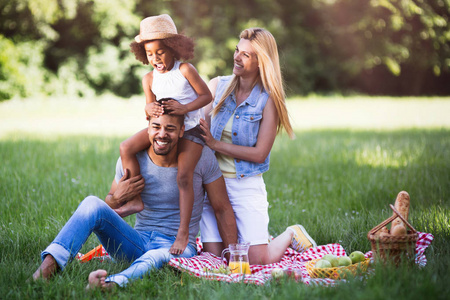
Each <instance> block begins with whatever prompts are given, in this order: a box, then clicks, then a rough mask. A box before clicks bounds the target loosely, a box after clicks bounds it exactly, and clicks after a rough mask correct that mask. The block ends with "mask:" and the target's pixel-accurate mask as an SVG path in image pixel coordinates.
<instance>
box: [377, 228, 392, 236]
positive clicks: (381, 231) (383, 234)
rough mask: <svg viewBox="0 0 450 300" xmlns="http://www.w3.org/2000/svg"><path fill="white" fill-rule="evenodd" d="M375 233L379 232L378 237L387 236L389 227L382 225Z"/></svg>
mask: <svg viewBox="0 0 450 300" xmlns="http://www.w3.org/2000/svg"><path fill="white" fill-rule="evenodd" d="M377 233H379V234H380V237H384V236H389V235H390V234H389V229H388V228H387V227H386V226H384V227H383V228H381V229H380V231H378V232H377Z"/></svg>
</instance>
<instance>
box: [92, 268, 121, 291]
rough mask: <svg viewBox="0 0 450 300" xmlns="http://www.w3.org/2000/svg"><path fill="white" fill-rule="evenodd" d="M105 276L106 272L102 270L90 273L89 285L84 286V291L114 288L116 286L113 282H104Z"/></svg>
mask: <svg viewBox="0 0 450 300" xmlns="http://www.w3.org/2000/svg"><path fill="white" fill-rule="evenodd" d="M107 276H108V272H107V271H105V270H102V269H98V270H97V271H94V272H91V274H89V278H88V281H89V284H88V285H87V286H86V290H93V289H96V288H101V289H105V290H107V289H112V288H114V287H115V286H116V283H115V282H105V280H106V277H107Z"/></svg>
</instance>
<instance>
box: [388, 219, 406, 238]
mask: <svg viewBox="0 0 450 300" xmlns="http://www.w3.org/2000/svg"><path fill="white" fill-rule="evenodd" d="M391 234H392V235H393V236H400V235H406V226H405V224H403V222H402V223H401V224H397V225H395V226H392V227H391Z"/></svg>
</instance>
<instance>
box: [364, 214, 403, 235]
mask: <svg viewBox="0 0 450 300" xmlns="http://www.w3.org/2000/svg"><path fill="white" fill-rule="evenodd" d="M396 218H397V216H395V215H394V216H392V217H390V218H388V219H386V220H384V221H383V222H381V223H380V224H378V225H377V226H375V227H374V228H372V230H370V231H369V234H375V233H376V232H377V231H378V230H380V229H381V228H383V227H384V226H386V225H387V224H389V223H391V222H392V221H394V220H395V219H396Z"/></svg>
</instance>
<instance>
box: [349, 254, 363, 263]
mask: <svg viewBox="0 0 450 300" xmlns="http://www.w3.org/2000/svg"><path fill="white" fill-rule="evenodd" d="M349 257H350V259H351V260H352V263H353V264H356V263H359V262H362V261H364V260H365V259H366V257H365V256H364V253H362V252H361V251H353V252H352V253H350V255H349Z"/></svg>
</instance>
